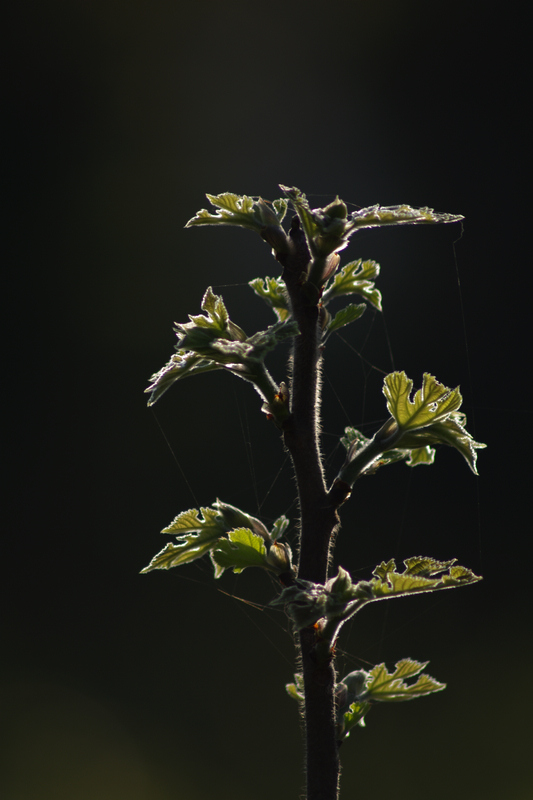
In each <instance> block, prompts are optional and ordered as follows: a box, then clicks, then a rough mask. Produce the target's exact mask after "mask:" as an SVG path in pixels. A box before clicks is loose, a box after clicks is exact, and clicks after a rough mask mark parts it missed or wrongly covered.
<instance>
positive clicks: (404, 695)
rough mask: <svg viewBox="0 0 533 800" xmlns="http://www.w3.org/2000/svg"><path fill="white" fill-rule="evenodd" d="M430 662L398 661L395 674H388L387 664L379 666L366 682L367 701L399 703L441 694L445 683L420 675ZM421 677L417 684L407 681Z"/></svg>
mask: <svg viewBox="0 0 533 800" xmlns="http://www.w3.org/2000/svg"><path fill="white" fill-rule="evenodd" d="M428 664H429V661H426V662H425V663H421V662H419V661H413V660H412V659H410V658H404V659H402V660H401V661H398V662H397V664H396V668H395V670H394V672H392V673H390V672H388V670H387V668H386V666H385V664H378V665H377V666H375V667H373V669H371V670H370V672H369V673H368V677H367V680H366V691H365V693H364V697H365V699H367V698H368V700H372V701H378V702H386V703H399V702H404V701H405V700H414V699H415V698H417V697H423V696H424V695H426V694H432V693H433V692H441V691H442V690H443V689H445V688H446V684H445V683H439V681H436V680H435V678H432V677H431V676H430V675H423V674H422V675H420V673H421V672H422V670H423V669H425V668H426V667H427V665H428ZM417 675H419V678H418V680H417V681H416V682H415V683H411V684H408V683H406V682H405V681H406V680H407V679H408V678H413V677H416V676H417Z"/></svg>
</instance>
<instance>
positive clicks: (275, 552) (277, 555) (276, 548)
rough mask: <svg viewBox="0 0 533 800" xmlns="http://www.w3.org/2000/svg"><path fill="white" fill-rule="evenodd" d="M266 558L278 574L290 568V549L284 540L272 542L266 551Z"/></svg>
mask: <svg viewBox="0 0 533 800" xmlns="http://www.w3.org/2000/svg"><path fill="white" fill-rule="evenodd" d="M266 560H267V563H268V564H270V566H271V567H274V569H275V570H276V571H277V572H279V573H280V574H281V573H283V572H290V571H291V570H292V550H291V548H290V547H289V545H288V544H285V542H274V544H273V545H272V546H271V547H270V549H269V551H268V555H267V558H266Z"/></svg>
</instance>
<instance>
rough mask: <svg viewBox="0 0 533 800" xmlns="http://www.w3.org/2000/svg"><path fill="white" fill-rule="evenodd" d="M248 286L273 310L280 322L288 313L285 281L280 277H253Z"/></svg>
mask: <svg viewBox="0 0 533 800" xmlns="http://www.w3.org/2000/svg"><path fill="white" fill-rule="evenodd" d="M249 286H251V287H252V289H253V290H254V292H255V293H256V294H257V295H258V296H259V297H261V298H262V299H263V300H264V301H265V303H266V304H267V305H268V306H270V308H271V309H272V310H273V311H274V313H275V314H276V316H277V318H278V319H279V321H280V322H283V321H284V320H286V319H287V317H288V316H289V314H290V310H289V300H288V298H287V292H286V289H285V283H284V281H283V280H282V279H281V278H269V277H266V278H264V279H263V278H255V279H254V280H253V281H249Z"/></svg>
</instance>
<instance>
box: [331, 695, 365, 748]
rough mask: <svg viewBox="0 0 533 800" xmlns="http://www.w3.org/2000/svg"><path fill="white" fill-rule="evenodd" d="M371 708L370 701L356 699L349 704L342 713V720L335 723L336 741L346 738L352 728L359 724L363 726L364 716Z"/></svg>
mask: <svg viewBox="0 0 533 800" xmlns="http://www.w3.org/2000/svg"><path fill="white" fill-rule="evenodd" d="M371 708H372V703H367V702H364V701H360V700H359V701H356V702H354V703H351V704H350V707H349V709H348V711H345V712H344V714H343V715H342V720H340V721H339V722H338V723H337V741H338V742H341V741H342V740H343V739H347V738H348V736H349V735H350V732H351V731H352V730H353V728H355V727H356V725H357V726H359V727H360V728H364V727H365V725H366V722H365V717H366V715H367V714H368V712H369V711H370V709H371Z"/></svg>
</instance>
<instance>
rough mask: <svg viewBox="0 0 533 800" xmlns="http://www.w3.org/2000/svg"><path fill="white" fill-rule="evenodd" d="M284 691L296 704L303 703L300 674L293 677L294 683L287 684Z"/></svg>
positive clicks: (302, 686)
mask: <svg viewBox="0 0 533 800" xmlns="http://www.w3.org/2000/svg"><path fill="white" fill-rule="evenodd" d="M285 689H286V690H287V694H288V695H289V697H292V699H293V700H296V701H297V702H303V700H305V694H304V679H303V676H302V675H301V674H300V673H296V675H295V676H294V683H287V684H286V685H285Z"/></svg>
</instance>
